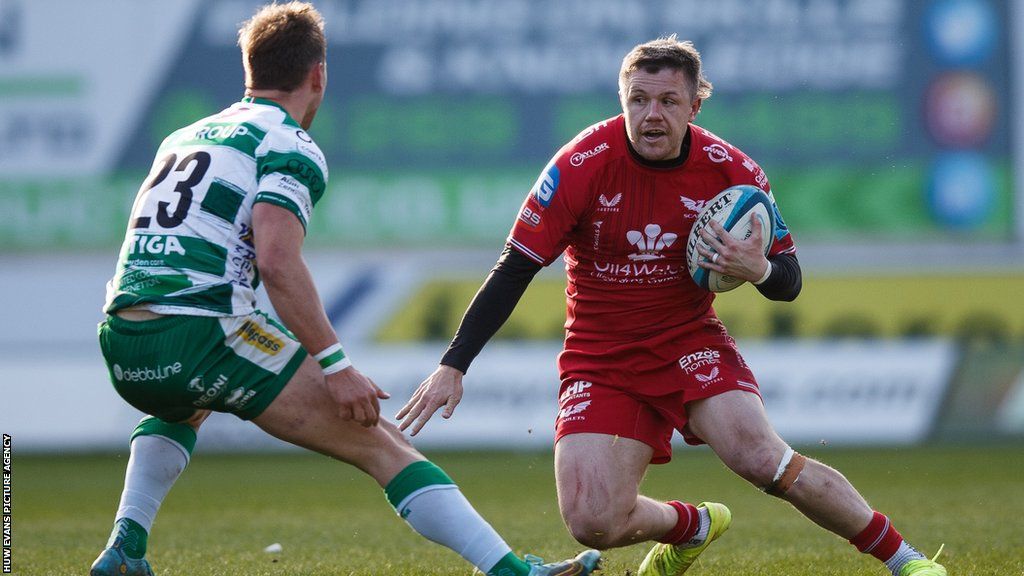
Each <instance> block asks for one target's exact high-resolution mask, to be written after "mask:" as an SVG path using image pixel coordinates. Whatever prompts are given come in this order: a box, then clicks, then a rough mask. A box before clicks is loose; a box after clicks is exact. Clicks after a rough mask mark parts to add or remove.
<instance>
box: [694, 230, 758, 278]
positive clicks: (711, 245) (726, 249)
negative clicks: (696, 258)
mask: <svg viewBox="0 0 1024 576" xmlns="http://www.w3.org/2000/svg"><path fill="white" fill-rule="evenodd" d="M709 227H710V230H709V229H708V228H704V229H703V230H701V231H700V235H701V238H703V239H704V242H707V246H704V245H703V244H701V243H698V244H697V252H698V253H699V254H700V255H701V256H703V257H705V258H707V260H702V261H700V262H699V263H698V266H700V267H701V268H706V269H708V270H714V271H715V272H718V273H719V274H724V275H726V276H732V277H733V278H740V279H742V280H746V281H748V282H754V281H756V280H758V279H760V278H761V277H762V276H764V273H765V271H766V270H767V269H768V259H767V258H765V256H764V253H763V252H762V251H761V250H762V246H763V243H762V242H763V238H764V230H762V229H761V221H760V220H758V219H756V218H755V219H754V220H753V222H752V223H751V227H750V237H749V238H746V239H743V240H741V239H739V238H734V237H733V236H732V234H729V232H728V231H726V229H725V228H724V227H723V226H722V225H721V224H719V223H718V222H716V221H714V220H712V221H711V222H710V223H709ZM716 254H717V256H716Z"/></svg>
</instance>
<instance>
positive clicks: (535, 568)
mask: <svg viewBox="0 0 1024 576" xmlns="http://www.w3.org/2000/svg"><path fill="white" fill-rule="evenodd" d="M542 562H544V561H543V560H541V559H540V558H538V557H536V556H534V555H532V554H527V555H526V563H527V564H529V565H530V576H589V575H590V574H591V573H593V572H594V570H600V569H601V553H600V552H598V551H597V550H584V551H583V552H580V553H579V554H577V555H576V557H575V558H573V559H572V560H563V561H561V562H555V563H553V564H542Z"/></svg>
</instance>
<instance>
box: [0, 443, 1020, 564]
mask: <svg viewBox="0 0 1024 576" xmlns="http://www.w3.org/2000/svg"><path fill="white" fill-rule="evenodd" d="M806 453H808V454H809V455H810V456H813V457H816V458H818V459H821V460H823V461H825V462H826V463H829V464H831V465H833V466H835V467H836V468H838V469H839V470H841V471H842V472H844V473H845V474H846V475H847V477H849V478H850V480H851V481H852V482H853V483H854V485H855V486H857V487H858V488H859V489H860V490H861V491H862V492H863V493H864V494H865V495H866V496H867V498H868V500H869V502H871V503H872V505H873V506H874V507H876V508H877V509H879V510H881V511H883V512H885V513H887V514H889V515H890V517H892V518H893V519H894V522H895V523H896V525H897V527H898V528H899V529H900V531H901V532H902V533H903V534H904V536H906V537H907V539H908V540H909V541H910V542H911V543H913V544H914V545H915V546H918V547H920V548H922V549H923V550H924V551H925V552H926V553H932V552H934V551H935V550H936V549H937V548H938V546H939V544H941V543H943V542H945V543H946V552H945V553H944V554H943V563H944V564H945V565H946V567H947V568H948V569H949V573H950V574H951V575H955V576H968V575H970V576H984V575H1000V576H1003V575H1011V574H1012V575H1018V574H1024V456H1022V454H1024V447H1022V446H1019V445H1017V446H1003V447H985V448H978V447H970V448H968V447H954V448H914V449H879V450H847V449H831V448H818V449H816V450H806ZM428 455H429V456H431V457H432V459H433V460H434V461H435V462H437V463H438V464H439V465H441V466H442V467H443V468H445V469H446V470H447V471H448V472H449V474H451V476H452V477H453V478H454V479H455V481H456V482H458V483H459V485H460V486H461V487H462V489H463V491H464V492H465V494H466V496H467V497H468V498H469V499H470V501H472V502H473V503H474V504H475V505H476V507H477V509H478V510H479V511H480V512H481V513H482V514H483V515H484V517H486V518H487V519H488V520H489V521H490V522H491V523H492V524H493V525H494V526H495V528H497V529H498V531H499V532H500V533H501V534H502V535H503V536H504V537H505V539H506V540H507V541H508V542H509V543H510V545H511V546H512V548H513V550H515V551H516V552H517V553H520V554H522V553H525V552H530V553H534V554H539V555H541V556H543V557H544V558H546V559H548V560H555V559H559V558H562V557H567V556H570V555H572V554H574V553H576V552H577V551H578V550H580V548H581V547H580V546H579V545H578V544H576V543H575V542H574V541H573V540H572V539H571V537H570V536H569V535H568V533H567V532H566V530H565V528H564V527H563V525H562V521H561V518H560V517H559V514H558V507H557V503H556V500H555V489H554V476H553V471H552V459H551V455H550V454H549V453H508V452H501V453H458V454H456V453H439V454H428ZM126 462H127V455H126V454H120V455H98V456H52V455H51V456H25V455H19V454H17V453H16V454H15V455H14V462H13V494H12V495H13V525H12V528H13V534H12V535H13V548H12V552H13V558H12V559H13V568H14V571H13V573H14V574H26V575H36V574H38V575H65V574H85V573H86V571H87V570H88V566H89V564H90V563H91V562H92V560H93V558H94V557H95V556H96V554H97V553H98V552H99V550H100V549H101V548H102V547H103V544H104V543H105V542H106V539H107V535H108V533H109V530H110V526H111V523H112V520H113V518H112V517H113V513H114V510H115V508H116V506H117V501H118V497H119V494H120V490H121V483H122V474H123V472H124V467H125V464H126ZM643 490H644V492H645V493H646V494H648V495H650V496H652V497H655V498H662V499H669V498H679V499H684V500H689V501H693V502H699V501H702V500H716V501H721V502H726V503H727V504H728V505H729V506H730V507H731V508H732V511H733V517H734V521H733V525H732V528H731V529H730V530H729V532H727V533H726V534H725V536H723V538H722V539H721V540H719V541H718V542H716V543H715V544H714V545H713V546H712V547H711V548H710V549H709V550H708V552H707V553H706V554H705V555H704V556H703V557H702V558H701V560H700V561H699V562H698V564H697V565H696V566H695V567H694V568H693V569H691V571H690V572H689V574H693V575H694V576H726V575H729V576H733V575H752V576H812V575H813V576H830V575H835V576H839V575H842V576H860V575H863V576H869V575H871V576H884V575H886V574H888V572H887V571H886V570H885V569H884V567H883V566H881V565H880V564H879V563H877V562H876V561H875V560H874V559H872V558H870V557H867V556H864V555H861V554H858V553H857V552H856V551H855V550H854V549H853V548H852V547H851V546H850V545H849V544H847V543H846V542H844V541H842V540H840V539H839V538H837V537H835V536H833V535H831V534H829V533H826V532H824V531H823V530H821V529H818V528H817V527H815V526H814V525H812V524H811V523H810V522H808V521H806V520H804V519H803V517H802V516H800V515H799V514H798V513H797V512H795V511H794V510H793V509H792V508H790V507H789V505H788V504H785V503H783V502H780V501H778V500H775V499H773V498H771V497H768V496H765V495H763V494H761V493H760V492H757V491H756V490H754V489H753V488H752V487H750V486H749V485H747V484H746V483H745V482H743V481H742V480H740V479H739V478H737V477H735V476H733V475H732V473H730V472H729V471H728V470H726V469H725V468H724V467H722V465H721V464H719V463H718V461H717V460H716V459H715V458H714V456H713V454H711V453H710V452H709V451H708V450H706V449H692V448H691V449H681V450H677V451H676V458H675V460H674V461H673V462H672V463H670V464H668V465H665V466H655V467H652V469H651V471H650V472H649V473H648V476H647V480H646V482H645V484H644V488H643ZM275 542H278V543H280V544H281V545H282V546H283V552H282V553H280V554H276V555H271V554H266V553H264V552H263V548H264V547H266V546H267V545H269V544H272V543H275ZM647 547H648V545H646V544H643V545H636V546H632V547H628V548H619V549H615V550H610V551H607V552H606V553H605V570H604V572H603V574H605V575H609V576H624V575H626V574H634V573H635V571H636V567H637V566H638V565H639V562H640V560H641V559H642V558H643V556H644V554H645V553H646V550H647ZM148 556H149V559H150V561H151V562H152V564H153V567H154V570H155V571H156V573H157V575H158V576H171V575H186V574H187V575H191V576H204V575H240V574H244V575H254V576H259V575H273V576H286V575H289V576H290V575H300V574H302V575H306V574H318V575H320V574H322V575H384V574H401V575H408V576H441V575H469V574H471V573H472V569H471V568H470V567H469V566H468V564H466V563H464V562H463V561H462V559H461V558H459V557H458V556H457V555H456V554H454V553H453V552H450V551H448V550H447V549H444V548H441V547H440V546H437V545H435V544H432V543H429V542H427V541H425V540H423V539H422V538H420V537H418V536H417V535H416V534H415V533H413V532H412V530H410V529H409V528H408V527H407V526H406V525H405V524H404V523H403V522H402V521H401V520H400V519H399V518H397V516H396V515H395V514H394V512H393V510H392V509H391V508H390V506H389V505H388V503H387V501H386V500H385V498H384V496H383V494H382V492H381V490H380V488H378V487H377V486H376V484H375V483H374V482H373V481H372V480H370V479H369V478H368V477H366V476H363V475H362V474H360V473H359V472H357V471H356V470H355V469H354V468H352V467H349V466H346V465H343V464H340V463H337V462H334V461H332V460H329V459H327V458H324V457H320V456H315V455H308V454H305V453H300V454H291V453H289V454H273V455H265V456H224V455H216V454H203V453H200V454H197V455H196V457H195V458H194V459H193V461H192V463H191V465H190V466H189V469H188V470H186V472H185V474H184V475H183V476H182V478H181V479H180V480H179V482H178V485H177V486H176V487H175V489H174V490H172V492H171V494H170V496H169V497H168V499H167V501H166V502H165V504H164V507H163V508H162V510H161V513H160V517H159V519H158V520H157V523H156V526H155V527H154V530H153V534H152V535H151V538H150V543H149V555H148Z"/></svg>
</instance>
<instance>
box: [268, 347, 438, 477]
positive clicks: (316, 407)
mask: <svg viewBox="0 0 1024 576" xmlns="http://www.w3.org/2000/svg"><path fill="white" fill-rule="evenodd" d="M253 423H255V424H256V425H257V426H259V427H260V428H262V429H263V430H264V431H266V432H267V433H269V434H271V435H273V436H275V437H277V438H280V439H281V440H284V441H286V442H290V443H292V444H295V445H297V446H301V447H303V448H308V449H310V450H313V451H316V452H319V453H321V454H326V455H327V456H330V457H332V458H337V459H338V460H342V461H344V462H348V463H350V464H353V465H355V466H357V467H358V468H360V469H361V470H363V471H365V472H367V473H368V474H370V475H371V476H373V477H374V478H375V479H376V480H377V481H378V482H379V483H380V484H381V485H385V484H386V483H387V482H388V481H389V480H390V479H391V478H393V477H394V476H395V475H396V474H397V473H398V472H400V471H401V470H402V469H403V468H405V467H406V466H408V465H409V464H411V463H412V462H415V461H417V460H423V459H424V457H423V456H422V455H421V454H420V453H419V452H418V451H416V449H415V448H413V446H412V444H410V443H409V441H408V440H407V439H406V438H405V437H404V436H403V435H402V433H401V432H399V430H398V428H397V427H395V425H394V424H392V423H391V422H388V421H386V420H383V419H382V420H380V422H379V423H378V424H377V425H376V426H373V427H370V428H367V427H364V426H362V425H360V424H358V423H356V422H355V421H354V420H343V419H342V418H341V411H340V410H339V407H338V405H337V403H336V402H335V400H334V397H333V395H332V394H331V392H330V390H328V388H327V382H326V379H325V378H324V376H323V372H322V371H321V368H320V365H319V364H317V362H316V361H315V360H313V359H312V358H310V357H308V356H307V357H306V359H305V361H303V363H302V365H301V366H299V369H298V370H297V371H296V372H295V374H294V375H293V376H292V378H291V380H289V381H288V383H287V384H286V385H285V387H284V389H283V390H281V392H280V393H279V394H278V395H277V397H276V398H275V399H274V401H273V402H271V404H270V406H268V407H267V408H266V409H265V410H264V411H263V412H262V413H261V414H260V415H259V416H257V417H256V418H254V419H253Z"/></svg>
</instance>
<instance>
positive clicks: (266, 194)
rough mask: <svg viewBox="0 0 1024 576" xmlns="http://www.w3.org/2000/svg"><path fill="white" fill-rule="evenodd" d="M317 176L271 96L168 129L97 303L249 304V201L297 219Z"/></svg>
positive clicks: (169, 306)
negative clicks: (273, 206) (278, 208)
mask: <svg viewBox="0 0 1024 576" xmlns="http://www.w3.org/2000/svg"><path fill="white" fill-rule="evenodd" d="M326 184H327V163H326V162H325V160H324V156H323V154H322V153H321V152H320V148H318V147H317V145H316V144H315V143H313V140H312V138H310V137H309V135H307V134H306V132H305V131H304V130H303V129H302V128H301V127H300V126H299V124H298V123H297V122H295V120H294V119H292V117H291V116H289V115H288V113H287V112H285V110H284V109H283V108H282V107H280V106H279V105H278V104H276V103H275V102H272V101H270V100H263V99H258V98H257V99H253V98H245V99H244V100H242V101H241V102H238V103H235V104H233V105H232V106H230V107H229V108H227V109H226V110H224V111H222V112H220V113H219V114H215V115H213V116H210V117H207V118H204V119H202V120H200V121H198V122H196V123H194V124H192V125H190V126H187V127H185V128H182V129H180V130H178V131H176V132H174V133H173V134H171V135H170V136H168V137H167V138H166V139H165V140H164V141H163V143H162V144H161V145H160V149H159V150H158V151H157V156H156V161H155V162H154V164H153V168H152V170H151V171H150V174H149V177H148V178H147V179H146V181H145V182H144V183H143V184H142V187H141V188H140V189H139V193H138V196H136V198H135V204H134V206H133V207H132V215H131V219H130V220H129V224H128V231H127V233H126V234H125V240H124V244H123V245H122V247H121V255H120V257H119V259H118V262H117V271H116V273H115V274H114V277H113V278H112V279H111V280H110V282H109V283H107V299H106V304H105V305H104V311H105V312H107V313H108V314H109V313H113V312H116V311H117V310H120V309H122V308H127V307H130V306H139V307H141V308H144V309H147V310H151V311H153V312H157V313H161V314H186V315H196V316H237V315H241V314H248V313H249V312H251V311H252V310H253V309H254V307H255V303H256V294H255V288H256V287H257V286H258V285H259V272H258V271H257V270H256V263H255V256H256V252H255V250H254V249H253V231H252V207H253V204H254V203H256V202H270V203H272V204H276V205H278V206H281V207H283V208H286V209H288V210H290V211H292V212H294V213H295V216H296V217H298V219H299V220H300V221H301V222H302V225H303V227H305V226H306V225H307V223H308V222H309V218H310V215H311V213H312V210H313V206H314V205H315V204H316V203H317V201H318V200H319V199H320V197H321V196H322V195H323V193H324V188H325V186H326Z"/></svg>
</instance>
